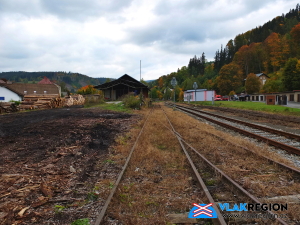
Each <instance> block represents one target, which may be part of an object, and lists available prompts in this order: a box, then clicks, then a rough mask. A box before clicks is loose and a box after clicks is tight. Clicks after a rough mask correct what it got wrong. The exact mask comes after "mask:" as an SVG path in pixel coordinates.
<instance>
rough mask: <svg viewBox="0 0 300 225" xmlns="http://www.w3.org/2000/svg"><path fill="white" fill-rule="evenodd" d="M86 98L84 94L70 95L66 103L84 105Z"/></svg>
mask: <svg viewBox="0 0 300 225" xmlns="http://www.w3.org/2000/svg"><path fill="white" fill-rule="evenodd" d="M84 102H85V98H84V97H83V96H82V95H70V96H68V97H65V103H64V105H65V106H67V107H70V106H72V105H84Z"/></svg>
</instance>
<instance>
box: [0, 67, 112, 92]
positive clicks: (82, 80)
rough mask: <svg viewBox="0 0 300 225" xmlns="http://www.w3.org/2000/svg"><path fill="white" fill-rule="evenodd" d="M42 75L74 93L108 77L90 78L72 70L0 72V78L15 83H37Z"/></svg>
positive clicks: (100, 82)
mask: <svg viewBox="0 0 300 225" xmlns="http://www.w3.org/2000/svg"><path fill="white" fill-rule="evenodd" d="M44 77H47V78H49V79H50V80H51V81H53V82H55V83H57V84H58V85H60V86H61V88H62V91H65V92H67V91H69V92H71V93H75V92H76V91H77V90H78V89H80V88H81V87H83V86H86V85H99V84H103V83H105V82H106V81H107V79H108V78H92V77H89V76H86V75H83V74H80V73H72V72H62V71H59V72H25V71H11V72H2V73H0V78H5V79H7V80H10V81H12V82H16V83H18V82H19V83H38V82H39V81H41V80H42V79H43V78H44Z"/></svg>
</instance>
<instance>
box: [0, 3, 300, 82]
mask: <svg viewBox="0 0 300 225" xmlns="http://www.w3.org/2000/svg"><path fill="white" fill-rule="evenodd" d="M298 2H300V1H297V0H284V1H283V0H205V1H204V0H147V1H146V0H26V1H25V0H0V20H1V23H0V72H7V71H67V72H69V71H71V72H78V73H82V74H85V75H88V76H90V77H111V78H118V77H120V76H122V75H123V74H125V73H127V74H129V75H131V76H132V77H134V78H136V79H139V77H140V60H141V62H142V63H141V64H142V78H143V79H144V80H150V79H157V78H158V77H160V76H161V75H165V74H169V73H171V72H174V71H177V69H178V68H181V67H182V66H186V65H187V64H188V61H189V59H190V58H192V57H193V56H194V55H197V56H200V55H201V54H202V52H204V53H205V55H206V58H207V59H208V60H209V61H210V60H213V58H214V55H215V52H216V51H217V50H218V49H220V47H221V44H223V46H224V45H226V44H227V42H228V41H229V40H230V39H234V37H235V36H236V35H238V34H241V33H244V32H246V31H248V30H250V29H252V28H255V27H256V26H259V25H263V24H264V23H265V22H268V21H269V20H272V19H273V18H274V17H276V16H280V15H282V13H284V14H286V13H287V12H289V10H290V9H293V8H295V7H296V4H297V3H298Z"/></svg>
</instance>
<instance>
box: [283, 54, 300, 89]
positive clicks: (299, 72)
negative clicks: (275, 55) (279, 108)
mask: <svg viewBox="0 0 300 225" xmlns="http://www.w3.org/2000/svg"><path fill="white" fill-rule="evenodd" d="M282 75H283V84H284V87H285V89H286V90H287V91H293V90H299V88H300V60H298V59H296V58H290V59H289V60H288V61H287V62H286V64H285V67H284V69H283V74H282Z"/></svg>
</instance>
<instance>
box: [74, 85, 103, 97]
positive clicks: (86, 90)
mask: <svg viewBox="0 0 300 225" xmlns="http://www.w3.org/2000/svg"><path fill="white" fill-rule="evenodd" d="M77 94H81V95H94V94H102V91H100V90H97V89H95V88H94V86H93V85H86V86H84V87H82V88H80V89H78V91H77Z"/></svg>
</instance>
